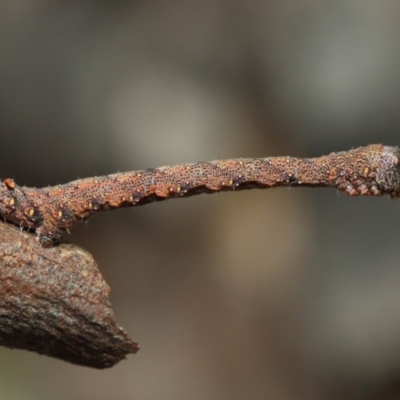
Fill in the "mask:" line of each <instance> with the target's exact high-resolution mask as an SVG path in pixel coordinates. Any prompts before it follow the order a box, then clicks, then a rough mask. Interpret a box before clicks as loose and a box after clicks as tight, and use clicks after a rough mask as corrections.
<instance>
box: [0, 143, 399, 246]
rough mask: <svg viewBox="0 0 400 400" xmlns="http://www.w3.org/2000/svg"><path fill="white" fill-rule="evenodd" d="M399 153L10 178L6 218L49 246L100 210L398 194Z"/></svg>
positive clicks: (1, 203)
mask: <svg viewBox="0 0 400 400" xmlns="http://www.w3.org/2000/svg"><path fill="white" fill-rule="evenodd" d="M399 159H400V153H399V150H398V149H397V148H395V147H390V146H383V145H370V146H366V147H359V148H357V149H353V150H349V151H343V152H339V153H331V154H329V155H328V156H322V157H318V158H293V157H268V158H246V159H231V160H223V161H211V162H198V163H194V164H181V165H175V166H172V167H160V168H156V169H148V170H143V171H133V172H126V173H118V174H113V175H107V176H102V177H94V178H87V179H80V180H77V181H73V182H70V183H67V184H65V185H58V186H54V187H49V188H44V189H35V188H28V187H20V186H18V185H17V184H15V182H14V181H13V180H12V179H5V180H4V181H3V182H2V185H1V187H0V216H2V217H4V218H6V219H8V220H11V221H13V222H15V223H17V224H21V225H23V226H26V227H30V228H35V229H36V233H37V234H38V236H39V240H40V243H41V244H42V245H43V246H51V245H52V244H54V243H56V242H58V241H59V240H60V239H61V235H62V233H63V232H64V231H65V230H67V229H68V228H71V227H72V226H73V225H74V224H76V223H77V222H80V221H83V220H85V219H87V218H89V217H90V216H91V215H92V214H94V213H96V212H98V211H107V210H113V209H116V208H120V207H128V206H135V205H141V204H146V203H150V202H153V201H160V200H166V199H169V198H177V197H188V196H192V195H195V194H201V193H215V192H219V191H228V190H231V191H234V190H244V189H253V188H260V189H263V188H264V189H265V188H270V187H277V186H312V187H323V186H327V187H335V188H337V189H338V190H341V191H344V192H346V193H348V194H349V195H350V196H358V195H367V196H370V195H374V196H381V195H384V194H389V195H390V196H391V197H392V198H397V197H398V195H399V191H400V179H399V174H400V173H399Z"/></svg>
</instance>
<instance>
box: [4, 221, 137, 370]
mask: <svg viewBox="0 0 400 400" xmlns="http://www.w3.org/2000/svg"><path fill="white" fill-rule="evenodd" d="M109 292H110V289H109V286H108V285H107V284H106V282H105V281H104V279H103V277H102V275H101V273H100V272H99V270H98V268H97V265H96V263H95V261H94V260H93V258H92V256H91V255H90V254H89V253H87V252H86V251H84V250H82V249H81V248H79V247H76V246H73V245H70V244H62V245H59V246H56V247H52V248H50V249H49V248H47V249H45V248H43V247H42V246H41V245H40V244H39V243H38V241H37V239H36V237H35V235H32V234H30V233H27V232H22V231H20V230H19V229H18V228H17V227H15V226H13V225H10V224H7V223H1V222H0V345H3V346H6V347H10V348H19V349H26V350H31V351H35V352H37V353H40V354H46V355H48V356H50V357H55V358H59V359H62V360H65V361H69V362H71V363H74V364H79V365H84V366H88V367H93V368H108V367H112V366H113V365H115V364H116V363H118V362H119V361H120V360H121V359H124V358H125V357H126V355H127V354H129V353H136V351H137V350H138V348H139V346H138V344H137V343H135V342H133V341H132V340H131V339H130V338H129V337H128V336H127V334H126V333H125V332H124V331H123V329H122V328H120V327H118V325H117V324H116V321H115V318H114V314H113V311H112V309H111V305H110V302H109V299H108V294H109Z"/></svg>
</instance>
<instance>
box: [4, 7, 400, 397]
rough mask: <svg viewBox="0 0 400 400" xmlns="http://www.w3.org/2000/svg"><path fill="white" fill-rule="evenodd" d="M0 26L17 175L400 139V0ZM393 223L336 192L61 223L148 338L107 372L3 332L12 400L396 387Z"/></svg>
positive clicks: (317, 150)
mask: <svg viewBox="0 0 400 400" xmlns="http://www.w3.org/2000/svg"><path fill="white" fill-rule="evenodd" d="M0 32H1V33H0V135H1V136H0V138H1V145H0V171H1V172H0V175H1V177H2V178H6V177H13V178H14V179H15V180H16V181H17V182H18V183H19V184H26V185H29V186H38V187H40V186H46V185H53V184H58V183H64V182H67V181H69V180H73V179H76V178H78V177H81V178H82V177H86V176H92V175H101V174H107V173H113V172H117V171H129V170H133V169H139V168H147V167H157V166H160V165H167V164H174V163H181V162H194V161H199V160H212V159H217V158H231V157H240V156H242V157H252V156H254V157H259V156H273V155H287V154H290V155H293V156H305V157H311V156H318V155H321V154H324V153H329V152H331V151H338V150H346V149H349V148H352V147H356V146H360V145H366V144H369V143H375V142H377V143H385V144H390V145H396V144H399V135H398V130H399V128H398V127H399V122H400V113H399V111H398V107H399V103H400V102H399V100H400V99H399V97H400V96H399V92H400V68H399V67H400V51H399V47H400V46H399V33H400V5H399V2H397V1H389V0H383V1H378V0H363V1H361V0H354V1H345V0H342V1H306V0H302V1H294V0H275V1H256V0H250V1H246V2H245V1H237V0H233V1H232V0H230V1H225V0H218V1H210V0H203V1H202V2H195V1H191V0H189V1H188V0H186V1H182V0H178V1H152V2H145V1H132V2H129V1H114V2H107V1H82V2H64V1H59V0H57V1H54V0H53V1H48V0H43V1H30V0H25V1H23V0H17V1H12V2H7V1H2V2H1V13H0ZM399 223H400V209H399V203H398V202H391V201H389V200H388V199H384V198H350V197H348V196H346V195H345V194H340V193H336V192H335V191H334V190H328V189H326V190H322V189H321V190H311V189H275V190H268V191H249V192H240V193H235V194H233V193H223V194H218V195H213V196H199V197H195V198H190V199H185V200H179V201H178V200H174V201H170V202H164V203H160V204H151V205H148V206H146V207H138V208H136V209H128V210H122V211H118V212H113V213H106V214H102V215H99V216H96V217H94V218H93V219H92V220H90V222H89V223H88V225H87V226H85V225H83V224H82V225H80V226H78V227H76V228H75V229H73V231H72V234H71V236H69V237H68V238H67V239H68V240H70V241H72V242H73V243H75V244H77V245H80V246H82V247H84V248H85V249H87V250H89V251H90V252H91V253H92V254H93V255H94V257H95V258H96V260H97V261H98V263H99V265H100V268H101V271H102V272H103V274H104V276H105V278H106V280H107V282H108V283H109V284H110V286H111V289H112V293H111V300H112V303H113V306H114V308H115V312H116V315H117V319H118V322H119V323H120V324H121V325H122V326H123V327H124V328H125V329H126V330H127V331H128V332H129V333H130V334H131V336H132V337H133V338H134V339H135V340H137V341H139V342H140V344H141V350H140V351H139V353H138V354H137V355H135V356H129V357H128V359H127V360H126V361H123V362H121V363H120V364H119V365H117V366H116V367H114V368H112V369H110V370H105V371H96V370H90V369H88V368H82V367H77V366H73V365H69V364H67V363H64V362H61V361H58V360H53V359H49V358H46V357H44V356H39V355H37V354H34V353H28V352H25V351H17V350H14V351H12V350H9V349H3V348H2V349H0V360H1V362H0V398H1V399H3V398H4V399H18V400H21V399H22V400H24V399H41V400H47V399H54V398H57V399H71V398H74V399H109V398H113V399H152V400H153V399H162V400H168V399H171V400H172V399H173V400H176V399H191V400H196V399H199V400H200V399H261V398H263V399H265V398H268V399H277V400H280V399H282V400H285V399H300V400H301V399H307V400H310V399H311V400H313V399H323V400H324V399H326V400H330V399H337V398H339V397H340V398H343V399H381V398H385V399H386V398H395V397H390V396H396V393H398V391H397V390H398V388H399V376H400V310H399V307H398V304H399V301H400V290H399V288H400V270H399V266H398V260H399V255H400V247H399V233H398V226H399Z"/></svg>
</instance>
